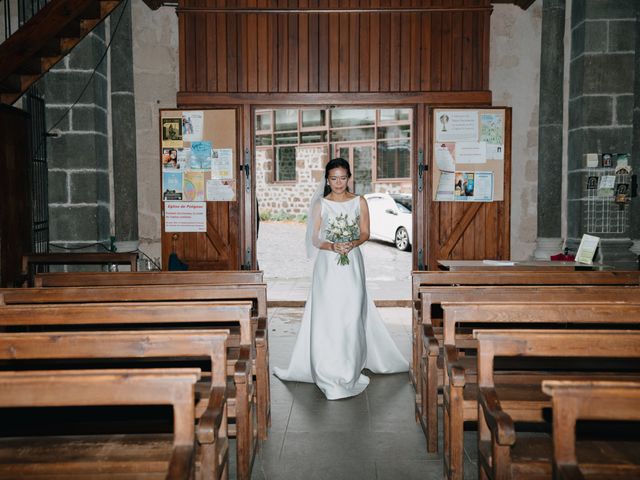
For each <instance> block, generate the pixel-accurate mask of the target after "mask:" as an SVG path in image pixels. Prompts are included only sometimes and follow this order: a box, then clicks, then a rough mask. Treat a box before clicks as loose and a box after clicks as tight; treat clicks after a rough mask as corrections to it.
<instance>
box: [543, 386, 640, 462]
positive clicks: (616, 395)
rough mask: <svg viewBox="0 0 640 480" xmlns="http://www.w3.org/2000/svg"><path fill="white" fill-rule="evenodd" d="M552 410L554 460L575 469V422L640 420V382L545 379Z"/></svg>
mask: <svg viewBox="0 0 640 480" xmlns="http://www.w3.org/2000/svg"><path fill="white" fill-rule="evenodd" d="M542 391H543V392H544V393H546V394H547V395H549V396H550V397H551V404H552V408H553V450H554V452H553V459H554V464H556V466H563V465H573V466H576V465H577V463H578V459H577V456H576V423H577V421H578V420H621V421H640V382H625V381H588V380H585V381H577V380H573V381H571V380H544V381H543V382H542Z"/></svg>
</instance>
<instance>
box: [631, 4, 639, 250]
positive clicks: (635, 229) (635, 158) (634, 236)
mask: <svg viewBox="0 0 640 480" xmlns="http://www.w3.org/2000/svg"><path fill="white" fill-rule="evenodd" d="M635 23H636V28H635V32H636V45H635V50H636V52H635V69H634V70H635V75H634V79H633V83H634V87H633V91H634V95H633V98H634V102H633V146H632V147H631V166H632V168H633V173H634V174H635V175H636V178H640V3H639V2H636V22H635ZM638 195H639V196H637V197H635V198H632V199H631V226H630V228H629V234H630V237H631V240H632V241H633V247H631V251H632V252H633V253H634V254H636V255H638V256H640V192H638Z"/></svg>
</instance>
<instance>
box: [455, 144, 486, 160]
mask: <svg viewBox="0 0 640 480" xmlns="http://www.w3.org/2000/svg"><path fill="white" fill-rule="evenodd" d="M456 163H487V144H486V143H485V142H458V143H456Z"/></svg>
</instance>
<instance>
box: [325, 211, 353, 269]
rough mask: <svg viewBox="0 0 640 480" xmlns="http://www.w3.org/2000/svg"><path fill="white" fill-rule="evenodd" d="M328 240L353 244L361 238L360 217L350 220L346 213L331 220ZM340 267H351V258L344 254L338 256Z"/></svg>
mask: <svg viewBox="0 0 640 480" xmlns="http://www.w3.org/2000/svg"><path fill="white" fill-rule="evenodd" d="M326 232H327V240H329V241H330V242H334V243H344V242H353V241H354V240H358V239H359V238H360V216H359V215H358V216H357V217H355V218H354V219H350V218H349V216H348V215H347V214H345V213H342V214H340V215H338V216H337V217H334V218H331V219H329V221H328V223H327V229H326ZM338 265H349V257H347V255H345V254H344V253H340V254H339V255H338Z"/></svg>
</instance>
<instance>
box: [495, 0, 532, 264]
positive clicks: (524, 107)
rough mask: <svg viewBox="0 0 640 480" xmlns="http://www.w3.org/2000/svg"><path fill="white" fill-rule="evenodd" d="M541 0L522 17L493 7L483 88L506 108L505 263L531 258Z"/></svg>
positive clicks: (516, 9) (510, 8)
mask: <svg viewBox="0 0 640 480" xmlns="http://www.w3.org/2000/svg"><path fill="white" fill-rule="evenodd" d="M541 27H542V0H536V2H535V3H534V4H533V5H532V6H531V7H529V9H528V10H526V11H523V10H522V9H521V8H520V7H517V6H514V5H494V10H493V14H492V15H491V66H490V80H489V88H490V89H491V91H492V92H493V104H494V105H498V106H507V107H511V108H512V115H513V118H512V153H511V156H512V165H511V170H512V177H511V258H512V259H514V260H525V259H528V258H529V257H531V256H532V255H533V251H534V250H535V247H536V245H535V242H536V227H537V214H536V212H537V191H538V190H537V188H538V103H539V97H540V36H541Z"/></svg>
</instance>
